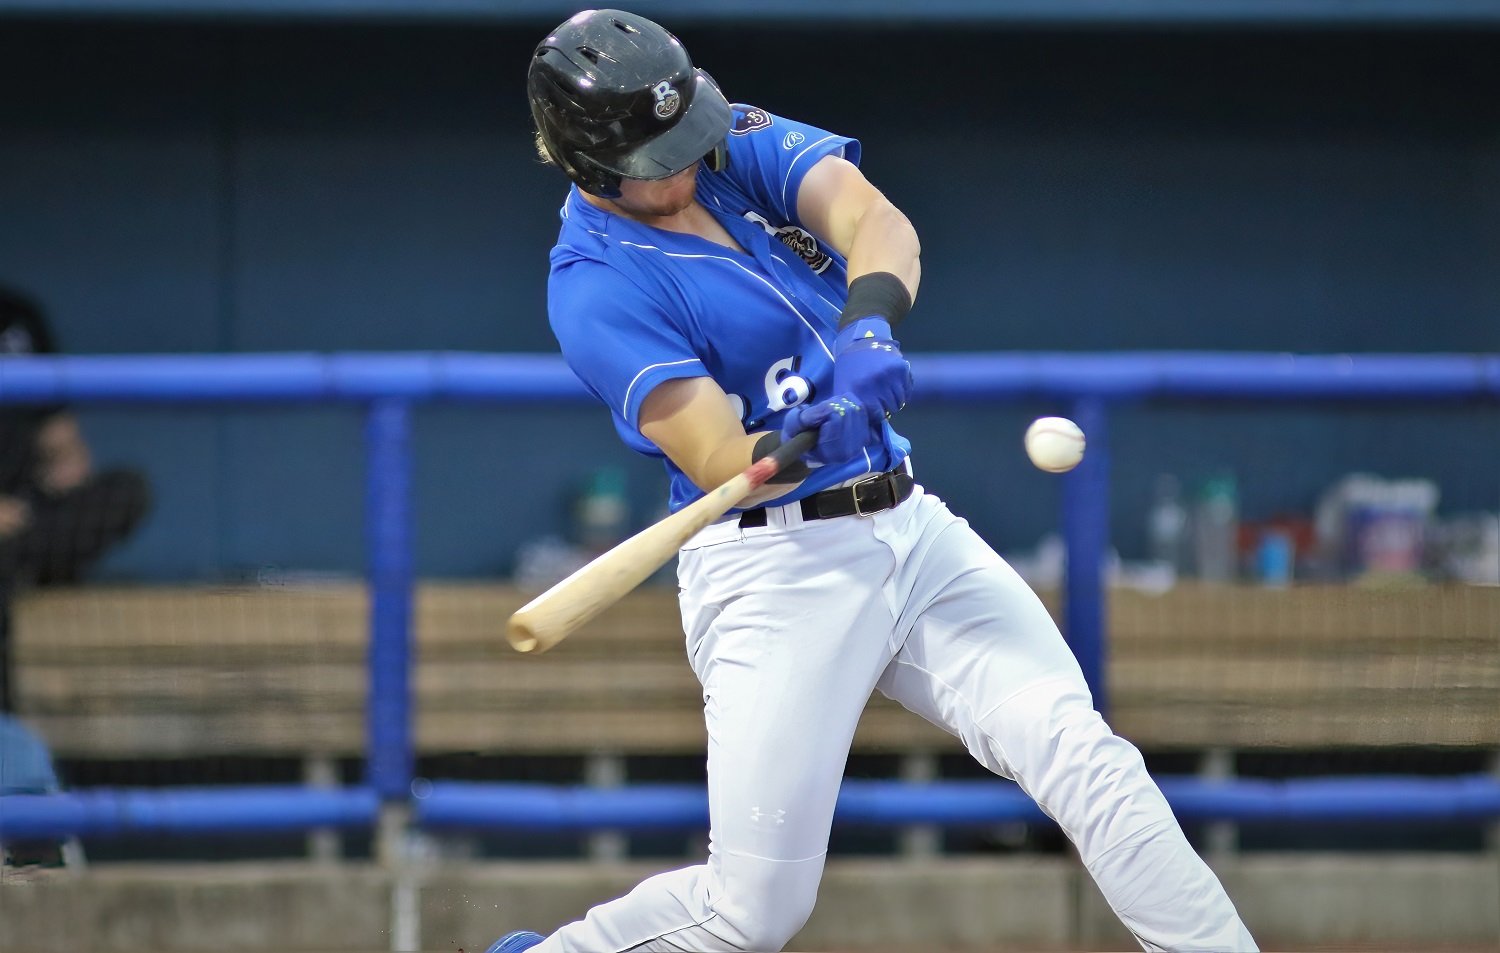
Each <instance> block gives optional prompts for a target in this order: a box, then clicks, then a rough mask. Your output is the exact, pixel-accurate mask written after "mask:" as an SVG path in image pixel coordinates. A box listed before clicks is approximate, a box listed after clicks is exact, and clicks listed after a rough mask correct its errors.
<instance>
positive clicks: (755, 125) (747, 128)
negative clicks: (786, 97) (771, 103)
mask: <svg viewBox="0 0 1500 953" xmlns="http://www.w3.org/2000/svg"><path fill="white" fill-rule="evenodd" d="M770 124H771V114H770V113H768V112H766V111H765V110H764V109H756V108H755V107H754V106H741V105H739V104H738V103H736V104H735V107H734V128H733V129H730V130H729V134H730V135H732V136H746V135H749V134H750V133H752V132H754V131H755V130H757V129H764V128H766V127H767V126H769V125H770Z"/></svg>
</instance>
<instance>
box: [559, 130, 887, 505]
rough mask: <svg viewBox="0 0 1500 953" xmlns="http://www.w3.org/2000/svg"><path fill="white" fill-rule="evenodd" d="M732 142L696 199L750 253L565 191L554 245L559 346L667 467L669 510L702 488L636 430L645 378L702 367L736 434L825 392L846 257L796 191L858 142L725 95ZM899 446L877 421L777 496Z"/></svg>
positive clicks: (639, 443) (855, 150) (628, 433)
mask: <svg viewBox="0 0 1500 953" xmlns="http://www.w3.org/2000/svg"><path fill="white" fill-rule="evenodd" d="M727 145H728V153H729V164H728V166H727V167H726V168H725V170H724V171H722V172H712V171H709V170H708V168H707V167H706V166H704V167H700V168H699V170H698V177H697V198H698V201H699V202H700V203H702V204H703V206H704V207H705V208H707V209H708V210H709V212H710V213H712V215H713V216H714V218H716V219H717V220H718V221H719V224H721V225H722V226H723V227H724V230H725V231H727V232H728V233H729V234H730V235H731V236H732V237H733V238H734V240H735V241H736V242H738V243H739V245H740V247H741V248H743V249H744V250H745V253H741V252H739V251H736V250H734V249H731V248H726V247H725V246H723V245H720V244H718V243H716V242H712V241H709V240H708V239H706V238H702V237H699V236H697V235H685V234H681V233H678V232H669V231H664V230H662V229H658V228H653V227H651V226H649V225H644V224H641V223H639V222H635V221H632V220H630V219H627V218H622V217H620V216H617V215H613V214H611V213H609V212H606V211H605V210H603V209H600V208H598V207H596V206H594V205H591V204H589V202H587V201H586V200H585V199H584V198H583V196H582V195H581V194H580V193H579V191H578V189H577V187H576V186H575V187H574V188H573V189H572V190H571V191H570V192H569V194H568V197H567V200H566V201H565V202H564V203H563V207H562V213H561V214H562V229H561V232H560V234H559V235H558V240H557V245H556V246H555V247H554V248H553V249H552V255H551V262H552V269H551V275H550V277H549V280H548V284H547V303H548V305H547V306H548V314H549V319H550V321H551V325H552V331H553V333H554V334H555V335H556V337H557V341H558V344H559V345H560V346H561V348H562V352H563V356H564V358H565V359H566V360H567V362H568V365H569V366H570V367H571V368H572V369H573V372H574V373H575V374H577V375H578V377H579V379H580V380H581V381H583V383H584V385H585V386H586V387H587V388H588V389H589V391H590V392H592V393H593V394H594V396H596V397H597V398H599V400H600V401H602V402H603V403H604V404H605V405H606V406H608V407H609V409H610V412H611V414H613V416H614V423H615V429H616V430H617V431H618V432H619V434H620V437H621V438H622V439H623V440H624V441H625V443H626V444H627V445H628V446H630V447H631V448H633V449H635V450H637V451H639V452H640V453H643V454H647V455H650V456H655V457H659V458H661V459H662V460H663V461H664V462H665V465H666V468H667V472H668V474H669V476H670V479H671V508H672V510H674V511H675V510H677V509H680V508H681V507H682V506H685V505H686V504H688V503H690V502H692V501H693V500H695V499H697V498H698V497H700V496H702V495H703V490H701V489H699V488H698V487H697V486H696V485H695V484H694V483H693V482H692V480H690V479H689V478H688V477H687V476H686V475H685V474H683V472H682V471H681V470H680V469H678V468H677V466H676V465H675V464H674V463H672V461H671V459H669V458H668V457H667V456H666V455H665V454H663V453H662V452H661V450H659V449H658V448H657V447H656V446H655V445H654V444H652V443H651V441H650V440H648V439H646V437H645V436H643V435H642V434H641V432H640V429H639V415H640V409H641V403H642V402H643V401H644V400H645V398H646V395H647V394H649V393H650V392H651V390H652V389H653V388H655V387H657V386H658V385H660V384H661V383H663V382H664V381H668V380H672V379H675V378H683V377H703V376H708V377H711V378H713V379H714V380H715V381H716V382H718V384H719V386H720V387H721V388H723V390H724V392H725V393H726V394H727V395H729V400H730V403H731V405H732V407H733V410H734V412H735V413H736V414H737V415H738V416H739V418H740V422H741V424H743V425H744V427H745V430H746V432H747V433H754V432H757V431H764V430H779V429H780V427H781V421H782V418H783V417H784V416H785V415H786V412H787V411H788V410H789V409H791V408H792V407H794V406H796V405H798V404H801V403H806V402H810V401H812V402H815V401H819V400H825V399H827V398H829V397H832V396H834V395H833V393H832V389H833V352H832V349H833V345H834V338H835V336H836V334H837V330H838V319H839V314H840V312H841V311H842V309H843V306H844V301H845V299H846V298H847V297H848V287H847V279H846V273H845V262H844V259H843V258H842V257H841V256H840V255H839V254H838V252H836V251H834V250H833V249H832V248H828V247H825V246H824V245H823V244H822V243H821V242H820V241H819V239H818V238H817V237H816V236H814V235H813V234H812V233H810V232H809V231H807V230H806V229H805V228H803V227H802V224H801V222H799V221H798V218H797V190H798V188H799V187H800V185H801V183H802V179H803V177H804V176H805V175H806V174H807V171H808V170H809V169H811V168H812V167H813V166H814V165H815V164H816V163H817V162H818V160H820V159H822V158H824V157H825V156H829V155H840V156H843V157H844V158H845V159H848V160H849V161H851V162H855V163H858V161H859V153H860V147H859V143H858V142H857V141H856V140H853V139H848V138H845V137H843V136H837V135H834V134H832V133H829V132H825V131H823V130H821V129H817V128H814V127H812V126H808V125H805V124H803V123H799V122H794V121H792V120H788V119H785V118H782V117H781V116H773V115H772V114H770V113H768V112H766V111H765V110H762V109H757V108H754V107H751V106H744V105H740V104H736V105H735V106H734V126H733V128H732V130H731V131H730V133H729V136H728V143H727ZM909 450H910V444H908V443H907V441H906V440H905V439H904V438H903V437H901V436H900V435H899V434H897V433H896V432H895V431H894V430H892V429H891V427H890V425H889V423H887V424H886V425H885V427H884V431H883V434H882V435H881V439H880V441H879V442H878V443H874V444H872V445H870V446H868V447H866V448H865V449H864V453H863V454H862V455H861V457H860V458H857V459H855V460H852V461H850V462H848V463H844V464H839V465H832V466H825V467H819V468H815V469H814V470H813V471H812V473H811V475H810V476H809V477H808V478H807V479H806V480H804V481H803V482H802V483H801V484H800V485H799V486H797V487H796V488H795V489H794V490H792V491H791V492H789V493H787V494H785V495H784V496H782V497H780V498H778V499H776V500H774V501H772V503H773V504H780V503H788V502H791V501H793V500H796V499H800V498H801V497H804V496H807V495H808V494H810V493H814V492H817V491H818V490H822V489H825V488H827V487H830V486H834V485H837V484H839V483H842V482H844V481H846V480H848V479H850V478H852V477H856V476H858V475H860V474H862V473H871V472H876V473H878V472H881V471H884V470H889V469H892V468H893V467H894V466H895V465H896V464H897V463H899V462H900V461H901V460H902V459H904V458H905V457H906V455H907V453H908V452H909Z"/></svg>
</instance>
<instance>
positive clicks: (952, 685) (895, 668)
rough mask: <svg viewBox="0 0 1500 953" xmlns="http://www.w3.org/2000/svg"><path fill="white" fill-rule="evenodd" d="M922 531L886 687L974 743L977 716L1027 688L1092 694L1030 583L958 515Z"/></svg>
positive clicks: (883, 679) (946, 516) (936, 521)
mask: <svg viewBox="0 0 1500 953" xmlns="http://www.w3.org/2000/svg"><path fill="white" fill-rule="evenodd" d="M932 502H933V503H934V504H935V505H938V506H941V505H942V504H941V503H940V502H938V501H936V500H933V501H932ZM924 532H926V533H928V534H930V538H929V539H927V540H925V541H924V544H925V545H923V546H920V547H918V550H917V551H918V552H920V553H921V560H922V563H921V565H920V566H919V567H917V569H916V572H917V582H916V584H915V585H914V588H913V592H912V598H911V601H910V603H909V604H910V605H911V607H912V609H911V613H912V614H911V617H910V618H907V619H904V620H903V622H904V625H905V627H906V628H907V630H908V632H909V634H908V635H907V637H906V638H905V640H904V641H903V643H902V646H901V648H900V650H899V651H898V653H897V654H896V657H895V658H894V659H893V660H892V662H891V664H890V666H889V667H888V668H887V669H886V671H885V673H884V674H883V675H882V677H881V680H880V684H879V687H880V690H881V691H882V692H883V693H885V694H886V695H888V696H890V697H891V698H893V699H895V700H896V701H898V702H900V703H901V704H902V705H904V706H906V707H907V708H909V709H911V710H912V711H914V712H916V713H918V714H920V715H922V716H923V717H924V718H927V719H928V720H930V721H932V722H934V723H935V724H938V725H940V726H942V727H944V728H947V729H948V730H949V731H952V732H953V733H954V734H957V735H959V736H960V737H961V738H963V739H964V740H965V741H966V743H969V742H972V741H974V740H976V739H975V737H974V735H975V732H976V728H975V724H974V723H975V722H976V720H978V719H980V718H982V717H983V716H985V715H987V714H989V713H991V712H993V711H994V710H995V709H997V708H998V707H999V706H1000V705H1001V704H1002V703H1003V702H1005V701H1006V700H1007V699H1008V698H1010V697H1012V696H1014V695H1015V694H1017V693H1018V692H1020V691H1022V690H1023V689H1025V688H1027V687H1028V686H1031V685H1035V684H1037V683H1040V682H1057V683H1059V684H1060V685H1062V686H1067V687H1068V688H1069V690H1070V691H1072V690H1073V689H1079V690H1082V691H1083V692H1084V694H1085V695H1086V694H1087V688H1086V686H1085V683H1084V679H1083V673H1082V671H1081V670H1080V668H1079V666H1078V661H1077V659H1075V658H1074V656H1073V653H1072V651H1071V650H1070V649H1069V648H1068V646H1067V643H1066V642H1064V641H1063V638H1062V634H1061V633H1060V632H1059V631H1058V628H1057V624H1056V623H1055V622H1053V620H1052V617H1051V616H1050V615H1049V614H1048V612H1047V609H1046V607H1045V606H1044V605H1043V604H1042V602H1041V600H1040V599H1039V598H1037V596H1036V593H1035V592H1033V591H1032V590H1031V588H1030V587H1029V586H1028V585H1027V584H1026V582H1025V580H1023V579H1022V578H1021V577H1020V576H1019V575H1018V574H1017V573H1016V571H1015V570H1014V569H1012V568H1011V567H1010V565H1009V564H1008V563H1006V562H1005V561H1004V560H1003V559H1001V558H1000V557H999V556H998V555H997V554H996V553H995V551H994V550H993V549H991V548H990V546H989V545H988V544H987V543H985V542H984V540H983V539H981V538H980V537H979V535H978V534H977V533H975V532H974V531H973V530H972V529H971V528H970V527H969V526H968V524H967V523H965V522H964V521H963V520H960V519H957V518H955V517H953V516H951V514H946V513H945V514H942V515H941V516H940V517H938V518H935V519H932V520H930V521H929V522H928V523H927V526H926V528H925V530H924ZM970 747H971V748H972V747H973V745H972V744H970Z"/></svg>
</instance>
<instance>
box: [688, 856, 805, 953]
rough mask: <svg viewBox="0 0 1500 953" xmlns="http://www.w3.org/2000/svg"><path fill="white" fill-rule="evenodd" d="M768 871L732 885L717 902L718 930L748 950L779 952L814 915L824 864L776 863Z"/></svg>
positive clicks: (724, 936)
mask: <svg viewBox="0 0 1500 953" xmlns="http://www.w3.org/2000/svg"><path fill="white" fill-rule="evenodd" d="M765 873H766V874H767V875H766V876H764V877H760V878H754V877H747V878H745V879H744V880H743V881H741V882H740V883H739V884H736V885H731V886H730V887H729V890H728V892H727V893H726V894H725V895H724V897H722V898H721V899H720V900H719V902H717V903H715V904H714V909H715V912H716V913H717V914H718V917H717V919H718V922H719V925H718V928H717V929H716V931H715V932H719V933H721V934H722V936H723V938H724V939H725V940H726V941H727V942H728V943H730V944H731V945H732V946H733V947H734V948H735V949H738V950H742V951H745V953H777V951H779V950H781V949H783V948H784V947H785V946H786V945H787V944H788V943H790V942H791V941H792V937H794V936H796V935H797V932H798V931H799V930H801V929H802V927H803V925H804V924H806V923H807V919H808V917H810V916H812V911H813V905H814V904H815V903H816V902H817V897H818V880H819V879H820V878H821V875H822V863H821V860H820V861H819V862H817V863H816V864H813V863H807V862H805V863H802V864H776V865H774V867H773V869H771V870H768V871H766V872H765Z"/></svg>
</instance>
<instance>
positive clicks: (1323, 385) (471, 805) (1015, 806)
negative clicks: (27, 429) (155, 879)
mask: <svg viewBox="0 0 1500 953" xmlns="http://www.w3.org/2000/svg"><path fill="white" fill-rule="evenodd" d="M912 364H913V366H914V370H915V372H916V374H917V377H918V379H919V380H920V381H921V388H922V390H921V394H922V400H923V402H924V403H938V402H942V401H962V402H964V403H965V404H966V405H967V404H972V403H973V402H975V401H991V402H1003V401H1014V400H1019V399H1028V398H1045V399H1048V400H1052V401H1058V402H1062V403H1064V404H1065V405H1066V406H1068V407H1069V408H1070V415H1071V416H1072V417H1073V419H1074V420H1076V421H1077V422H1078V423H1079V424H1080V425H1081V426H1082V427H1083V429H1084V431H1085V432H1086V433H1087V434H1088V435H1089V453H1088V456H1087V457H1086V458H1085V460H1084V462H1083V463H1082V464H1081V465H1080V466H1079V467H1078V468H1077V469H1076V470H1074V471H1072V472H1071V473H1069V474H1067V475H1066V476H1065V477H1064V478H1063V481H1062V487H1063V503H1062V506H1063V514H1062V515H1063V528H1064V540H1065V544H1066V548H1067V566H1068V570H1067V575H1066V580H1065V587H1064V589H1065V591H1064V599H1063V608H1064V620H1065V621H1064V631H1065V634H1066V636H1067V638H1068V641H1069V643H1070V645H1071V646H1072V648H1073V651H1074V653H1075V654H1076V655H1077V656H1078V658H1079V661H1080V663H1081V665H1082V667H1083V670H1084V673H1085V676H1086V678H1087V679H1088V681H1089V685H1090V688H1091V689H1092V690H1093V692H1094V697H1095V702H1096V705H1097V706H1098V707H1099V708H1100V709H1101V710H1104V709H1105V708H1106V707H1107V704H1108V698H1109V695H1108V685H1107V684H1106V683H1105V681H1104V672H1105V660H1106V649H1107V641H1106V639H1105V633H1104V619H1105V596H1106V588H1105V585H1104V580H1103V576H1102V568H1101V567H1102V565H1103V560H1104V555H1105V552H1106V549H1107V546H1108V527H1109V509H1108V507H1109V503H1108V500H1109V493H1108V490H1109V485H1110V459H1109V456H1110V455H1109V447H1108V423H1109V416H1110V407H1111V405H1112V404H1114V403H1116V402H1122V401H1134V400H1139V399H1143V398H1152V397H1160V398H1176V399H1193V400H1197V401H1212V400H1231V399H1233V400H1244V399H1251V400H1256V401H1280V400H1300V401H1309V400H1311V401H1317V400H1349V401H1402V402H1414V401H1415V402H1444V401H1484V402H1500V355H1431V356H1417V355H1359V356H1341V355H1325V356H1293V355H1277V354H1216V353H1149V354H1143V353H1131V354H1120V355H1089V354H964V355H939V354H930V355H917V356H914V357H913V358H912ZM590 399H591V398H589V397H588V395H587V394H586V393H585V391H584V390H583V388H582V387H581V386H580V385H579V384H578V383H577V382H576V381H575V380H574V378H573V376H572V374H571V372H569V371H568V369H567V368H566V366H565V365H564V364H563V362H562V361H561V359H559V358H555V357H550V356H542V355H479V354H445V353H432V354H425V353H424V354H338V355H307V354H254V355H252V354H245V355H170V356H151V355H143V356H65V357H36V358H27V359H24V360H9V361H0V404H46V403H54V402H58V401H67V402H70V403H74V404H107V405H126V404H129V405H172V406H176V405H184V404H186V405H194V406H197V405H207V404H218V405H223V404H231V405H254V404H268V403H283V404H285V403H293V404H295V403H302V404H329V403H341V404H354V405H357V406H360V407H362V408H363V410H364V413H365V415H366V427H365V459H366V468H365V500H366V507H365V535H366V541H367V546H366V554H367V584H368V587H369V591H370V596H371V616H370V642H369V652H368V670H369V682H370V691H369V693H368V699H369V700H368V710H367V722H366V725H367V728H366V733H367V738H366V748H367V753H368V759H367V769H366V775H365V777H364V779H363V782H362V783H360V784H358V785H354V786H350V787H346V788H335V789H326V788H312V787H305V788H304V787H269V786H261V787H254V786H251V787H236V788H222V789H219V788H216V789H179V790H172V789H158V790H117V789H95V790H87V791H73V792H65V793H61V794H53V795H9V796H5V797H0V838H3V837H17V838H19V837H39V836H52V835H68V834H89V835H95V836H104V835H115V834H126V833H139V832H147V831H149V832H152V833H158V834H162V833H176V834H188V833H195V834H200V833H208V832H222V833H229V832H243V831H263V830H312V829H316V828H328V827H343V828H350V827H365V828H369V827H372V826H374V825H375V824H376V823H377V822H378V821H379V819H380V818H381V816H382V808H383V807H384V808H389V809H391V810H390V811H386V812H385V814H386V816H387V817H390V816H392V811H394V812H395V816H397V817H403V818H404V816H405V812H407V811H409V812H410V818H411V820H412V821H413V822H414V823H415V824H417V825H420V826H424V827H429V828H475V827H479V828H514V827H526V828H536V829H553V830H556V829H574V828H614V829H631V828H641V827H685V826H696V825H702V824H703V823H704V822H705V821H706V819H707V806H706V799H705V795H704V792H703V791H702V790H701V789H700V788H698V787H695V786H656V785H638V786H626V787H622V788H617V789H609V790H591V789H587V788H572V787H569V788H559V787H550V786H545V785H515V784H467V783H458V782H444V781H437V782H435V783H430V784H429V783H423V784H420V785H418V786H416V788H415V790H416V791H417V792H418V793H417V794H414V793H413V792H414V785H413V781H414V780H416V779H415V778H414V752H413V741H412V724H413V710H412V698H413V694H412V671H411V643H412V631H411V626H412V593H413V588H414V583H415V580H414V573H413V563H412V528H413V516H412V501H411V448H410V435H411V412H412V408H413V406H414V405H416V404H419V403H425V402H450V403H464V402H467V403H492V404H493V403H501V404H516V403H526V402H560V401H566V402H574V401H586V400H590ZM497 637H498V636H497ZM1161 786H1162V788H1163V790H1164V792H1165V793H1166V795H1167V797H1168V800H1169V801H1171V803H1172V805H1173V808H1174V810H1176V811H1177V812H1178V814H1179V816H1180V817H1182V818H1183V819H1189V818H1192V819H1201V820H1222V821H1241V820H1245V821H1248V820H1268V819H1276V820H1282V821H1293V822H1295V821H1313V820H1324V819H1328V818H1342V819H1349V820H1371V819H1381V820H1388V821H1390V820H1411V821H1415V820H1466V821H1467V820H1483V819H1486V818H1495V817H1500V779H1496V778H1494V777H1491V776H1488V775H1466V776H1458V777H1451V778H1444V779H1409V778H1388V777H1386V778H1343V779H1337V780H1333V779H1306V780H1288V781H1256V780H1246V779H1225V780H1222V781H1209V780H1199V779H1190V778H1178V779H1173V778H1166V779H1163V780H1162V785H1161ZM1042 818H1043V815H1042V814H1041V812H1040V811H1038V810H1037V808H1036V807H1035V805H1034V804H1032V803H1031V801H1030V800H1029V799H1028V798H1026V797H1025V795H1023V794H1022V793H1021V792H1020V791H1019V790H1018V789H1016V788H1015V787H1014V786H1012V785H1010V784H1009V783H1008V782H1004V781H1000V780H998V779H996V780H993V781H974V782H957V781H950V782H935V783H927V784H916V783H898V782H872V781H863V782H861V781H850V782H848V783H846V784H845V785H844V789H843V794H842V796H841V797H840V800H839V806H838V819H839V820H840V821H843V822H854V823H868V824H893V825H894V824H913V823H994V822H1001V821H1007V820H1028V821H1030V820H1038V821H1039V820H1042Z"/></svg>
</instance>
